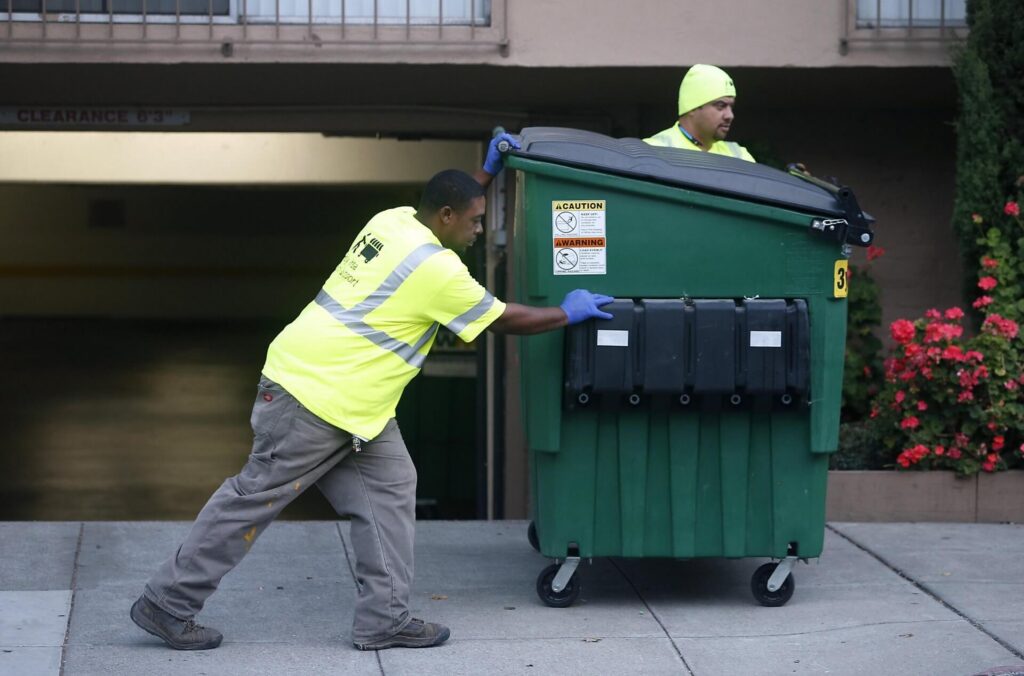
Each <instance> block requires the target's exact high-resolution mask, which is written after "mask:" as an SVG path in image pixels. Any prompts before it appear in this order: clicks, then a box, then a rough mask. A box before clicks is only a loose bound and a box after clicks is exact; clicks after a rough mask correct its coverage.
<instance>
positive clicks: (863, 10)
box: [839, 0, 967, 54]
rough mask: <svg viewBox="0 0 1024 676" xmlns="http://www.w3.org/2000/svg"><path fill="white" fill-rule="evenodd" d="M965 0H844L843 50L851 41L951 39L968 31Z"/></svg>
mask: <svg viewBox="0 0 1024 676" xmlns="http://www.w3.org/2000/svg"><path fill="white" fill-rule="evenodd" d="M966 11H967V10H966V0H843V34H842V37H841V38H840V40H839V48H840V51H841V52H843V53H844V54H845V53H846V51H847V49H848V48H849V46H850V45H851V44H854V43H894V42H895V43H920V42H933V43H941V42H951V41H956V40H962V39H963V38H964V37H966V35H967V16H966Z"/></svg>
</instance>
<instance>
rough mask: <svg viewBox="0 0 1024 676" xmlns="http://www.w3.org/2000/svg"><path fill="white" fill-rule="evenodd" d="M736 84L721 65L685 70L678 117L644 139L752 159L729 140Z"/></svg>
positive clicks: (672, 145)
mask: <svg viewBox="0 0 1024 676" xmlns="http://www.w3.org/2000/svg"><path fill="white" fill-rule="evenodd" d="M735 105H736V85H735V84H733V81H732V78H731V77H729V74H728V73H726V72H725V71H724V70H722V69H721V68H718V67H716V66H709V65H706V64H703V63H698V64H697V65H695V66H693V67H692V68H690V70H688V71H686V75H685V76H683V81H682V82H680V83H679V119H678V120H677V121H676V123H675V124H674V125H672V126H671V127H669V128H668V129H665V130H664V131H660V132H658V133H657V134H655V135H654V136H651V137H650V138H645V139H644V141H645V142H647V143H649V144H651V145H654V146H667V147H669V148H682V149H685V150H699V151H703V152H708V153H713V154H715V155H726V156H728V157H736V158H739V159H741V160H746V161H748V162H753V161H754V157H753V155H751V154H750V153H749V152H747V149H746V148H744V147H743V146H741V145H740V144H738V143H734V142H732V141H726V140H725V138H726V136H727V135H728V134H729V129H730V127H731V126H732V121H733V119H735V115H734V114H733V106H735Z"/></svg>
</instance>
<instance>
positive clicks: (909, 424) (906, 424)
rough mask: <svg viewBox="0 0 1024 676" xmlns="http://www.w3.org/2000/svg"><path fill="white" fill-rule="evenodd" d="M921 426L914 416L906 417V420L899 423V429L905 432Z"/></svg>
mask: <svg viewBox="0 0 1024 676" xmlns="http://www.w3.org/2000/svg"><path fill="white" fill-rule="evenodd" d="M920 424H921V421H920V420H918V419H917V417H916V416H912V415H908V416H907V417H906V418H904V419H903V420H901V421H900V427H902V428H903V429H905V430H912V429H916V428H917V427H918V426H919V425H920Z"/></svg>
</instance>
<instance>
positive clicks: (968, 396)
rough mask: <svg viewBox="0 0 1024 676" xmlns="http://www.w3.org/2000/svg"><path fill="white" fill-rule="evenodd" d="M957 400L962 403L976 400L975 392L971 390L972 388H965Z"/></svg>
mask: <svg viewBox="0 0 1024 676" xmlns="http://www.w3.org/2000/svg"><path fill="white" fill-rule="evenodd" d="M956 400H957V401H958V402H960V403H963V402H965V401H974V392H971V391H970V390H964V391H962V392H961V393H960V394H959V395H958V396H957V398H956Z"/></svg>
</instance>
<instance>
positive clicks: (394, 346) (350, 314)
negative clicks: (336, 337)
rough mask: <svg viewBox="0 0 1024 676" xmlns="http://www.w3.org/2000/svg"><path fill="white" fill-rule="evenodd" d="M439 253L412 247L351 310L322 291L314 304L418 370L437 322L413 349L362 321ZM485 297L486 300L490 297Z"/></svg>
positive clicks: (437, 249)
mask: <svg viewBox="0 0 1024 676" xmlns="http://www.w3.org/2000/svg"><path fill="white" fill-rule="evenodd" d="M441 251H444V247H442V246H440V245H437V244H422V245H420V246H418V247H416V248H415V249H413V250H412V251H411V252H410V253H409V255H408V256H406V257H405V258H404V259H402V262H401V263H399V264H398V265H397V266H395V269H394V270H392V271H391V272H390V274H388V276H387V277H386V278H385V279H384V281H383V282H381V283H380V286H378V287H377V288H376V289H374V290H373V291H372V292H370V294H369V295H368V296H367V297H366V298H365V299H363V301H362V302H360V303H358V304H356V305H355V306H353V307H351V308H346V307H344V306H343V305H342V304H341V303H339V302H338V301H337V300H336V299H335V298H334V297H333V296H331V295H330V294H329V293H327V290H326V289H321V290H320V293H318V294H317V295H316V304H317V305H319V306H320V307H322V308H323V309H324V310H326V311H327V312H328V313H329V314H330V315H331V316H332V317H334V318H335V319H337V320H338V321H339V322H341V323H342V324H344V325H345V327H346V328H347V329H349V330H350V331H352V333H355V334H356V335H360V336H362V337H364V338H366V339H367V340H369V341H370V342H371V343H373V344H374V345H376V346H378V347H380V348H381V349H383V350H387V351H388V352H392V353H394V354H396V355H397V356H398V357H400V358H401V359H402V360H404V361H405V362H406V363H407V364H409V365H410V366H412V367H413V368H420V367H422V366H423V361H424V360H425V359H426V358H427V356H426V355H425V354H420V353H419V352H420V350H421V349H423V346H424V345H426V344H427V343H428V342H429V341H430V339H431V338H433V337H434V334H435V333H437V328H438V324H437V322H434V323H433V324H431V325H430V327H429V328H428V329H427V330H426V332H424V334H423V335H422V336H420V338H419V340H417V341H416V344H415V345H409V344H408V343H406V342H404V341H401V340H398V339H397V338H393V337H392V336H389V335H388V334H387V333H385V332H384V331H381V330H380V329H375V328H373V327H372V326H370V325H369V324H367V323H366V322H364V321H363V319H364V318H365V317H366V315H368V314H370V313H371V312H372V311H374V310H376V309H377V308H379V307H380V306H381V305H383V304H384V303H385V302H386V301H387V300H388V299H389V298H390V297H391V296H392V295H393V294H394V293H395V291H396V290H398V287H399V286H401V285H402V283H403V282H404V281H405V280H406V279H408V278H409V275H411V274H412V273H413V271H414V270H416V268H418V267H419V266H420V265H421V264H422V263H423V261H425V260H427V259H428V258H430V257H431V256H433V255H434V254H436V253H439V252H441ZM487 295H488V296H489V295H490V294H487ZM485 300H486V297H485ZM493 302H494V298H493V297H491V303H493ZM477 307H479V304H478V305H477V306H475V307H473V308H472V309H471V310H469V311H468V312H466V313H463V314H462V315H460V316H459V317H456V318H455V319H454V320H453V321H452V323H453V324H454V323H455V322H456V321H458V320H459V319H461V318H462V317H465V316H467V315H468V314H469V313H471V312H473V311H475V310H476V309H477ZM485 311H486V310H485ZM481 314H482V313H481ZM478 316H479V315H478ZM469 321H472V320H469ZM467 323H468V322H467Z"/></svg>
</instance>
